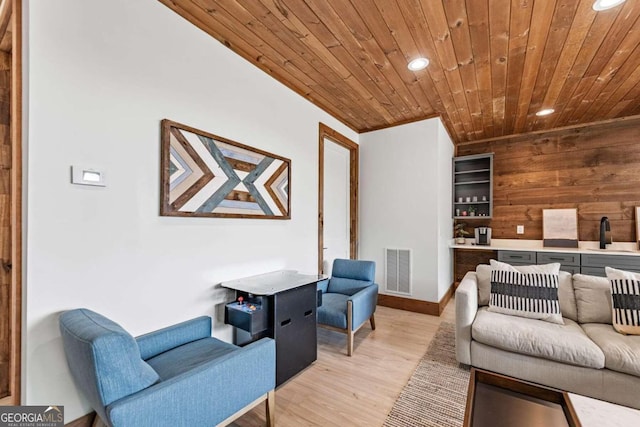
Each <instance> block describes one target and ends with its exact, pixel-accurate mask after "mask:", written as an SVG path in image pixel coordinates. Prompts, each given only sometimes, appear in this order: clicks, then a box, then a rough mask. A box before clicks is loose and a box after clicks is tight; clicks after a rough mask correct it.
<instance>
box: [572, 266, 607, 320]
mask: <svg viewBox="0 0 640 427" xmlns="http://www.w3.org/2000/svg"><path fill="white" fill-rule="evenodd" d="M573 289H574V290H575V292H576V306H577V307H578V323H607V324H609V325H610V324H611V318H612V316H613V314H612V308H611V285H610V284H609V280H608V279H607V278H606V277H596V276H587V275H585V274H574V275H573Z"/></svg>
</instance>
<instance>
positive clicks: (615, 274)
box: [605, 267, 640, 335]
mask: <svg viewBox="0 0 640 427" xmlns="http://www.w3.org/2000/svg"><path fill="white" fill-rule="evenodd" d="M605 271H606V272H607V278H608V279H609V283H610V284H611V304H612V306H613V319H612V320H613V322H612V323H613V328H614V329H615V330H616V331H618V332H620V333H621V334H625V335H640V274H637V273H632V272H630V271H623V270H617V269H615V268H611V267H606V268H605Z"/></svg>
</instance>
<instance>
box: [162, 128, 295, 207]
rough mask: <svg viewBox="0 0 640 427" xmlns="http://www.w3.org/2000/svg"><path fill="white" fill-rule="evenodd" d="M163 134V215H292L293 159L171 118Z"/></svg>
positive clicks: (163, 129)
mask: <svg viewBox="0 0 640 427" xmlns="http://www.w3.org/2000/svg"><path fill="white" fill-rule="evenodd" d="M161 138H162V153H161V163H162V165H161V182H162V187H161V191H160V192H161V194H160V196H161V206H160V215H162V216H196V217H218V218H264V219H291V200H290V194H291V187H290V181H291V160H289V159H286V158H284V157H280V156H276V155H274V154H271V153H267V152H266V151H262V150H258V149H256V148H252V147H249V146H247V145H243V144H240V143H238V142H235V141H231V140H229V139H226V138H222V137H220V136H217V135H213V134H210V133H207V132H203V131H201V130H198V129H194V128H192V127H189V126H185V125H182V124H180V123H176V122H173V121H170V120H166V119H165V120H163V121H162V125H161Z"/></svg>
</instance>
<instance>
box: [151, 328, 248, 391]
mask: <svg viewBox="0 0 640 427" xmlns="http://www.w3.org/2000/svg"><path fill="white" fill-rule="evenodd" d="M238 349H239V347H238V346H235V345H233V344H229V343H226V342H224V341H220V340H219V339H216V338H212V337H210V338H203V339H200V340H197V341H192V342H190V343H188V344H184V345H181V346H180V347H176V348H173V349H171V350H169V351H165V352H164V353H161V354H159V355H158V356H155V357H152V358H151V359H148V360H147V363H148V364H149V365H151V367H153V369H155V371H156V372H157V373H158V375H160V379H161V380H162V381H166V380H167V379H169V378H172V377H175V376H176V375H180V374H182V373H183V372H187V371H189V370H191V369H193V368H196V367H198V366H200V365H202V364H203V363H206V362H209V361H210V360H212V359H217V358H219V357H222V356H224V355H225V354H229V353H231V352H234V351H236V350H238Z"/></svg>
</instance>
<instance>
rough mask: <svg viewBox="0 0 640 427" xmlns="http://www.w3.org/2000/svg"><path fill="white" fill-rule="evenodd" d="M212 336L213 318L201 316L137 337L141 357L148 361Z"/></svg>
mask: <svg viewBox="0 0 640 427" xmlns="http://www.w3.org/2000/svg"><path fill="white" fill-rule="evenodd" d="M210 336H211V317H209V316H200V317H196V318H195V319H191V320H187V321H185V322H181V323H178V324H175V325H172V326H168V327H166V328H163V329H159V330H157V331H154V332H149V333H148V334H144V335H140V336H139V337H136V341H137V342H138V347H140V356H141V357H142V359H144V360H147V359H150V358H152V357H154V356H157V355H158V354H160V353H164V352H165V351H168V350H171V349H172V348H176V347H178V346H181V345H183V344H187V343H190V342H192V341H196V340H199V339H202V338H208V337H210Z"/></svg>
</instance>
